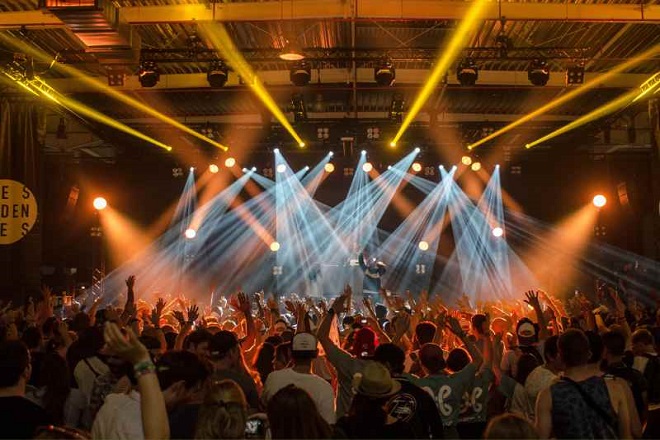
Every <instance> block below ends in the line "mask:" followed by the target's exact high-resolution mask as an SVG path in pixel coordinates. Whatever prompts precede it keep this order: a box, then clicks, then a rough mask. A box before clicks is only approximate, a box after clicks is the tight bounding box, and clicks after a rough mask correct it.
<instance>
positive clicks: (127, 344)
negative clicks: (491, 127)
mask: <svg viewBox="0 0 660 440" xmlns="http://www.w3.org/2000/svg"><path fill="white" fill-rule="evenodd" d="M103 337H104V339H105V342H106V344H108V348H109V349H110V351H111V352H112V353H114V354H115V355H117V356H119V357H120V358H122V359H124V360H126V361H128V362H130V363H131V364H133V365H135V364H137V363H139V362H143V361H147V360H150V357H149V351H148V350H147V348H146V347H145V346H144V345H142V343H141V342H140V341H139V340H138V338H137V336H135V333H133V330H131V329H130V328H127V329H126V336H124V335H123V334H122V332H121V329H120V328H119V327H118V326H117V325H116V324H113V323H111V322H106V323H105V329H104V330H103Z"/></svg>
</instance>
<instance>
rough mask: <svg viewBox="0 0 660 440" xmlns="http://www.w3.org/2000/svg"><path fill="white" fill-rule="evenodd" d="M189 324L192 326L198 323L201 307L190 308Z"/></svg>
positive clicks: (193, 306)
mask: <svg viewBox="0 0 660 440" xmlns="http://www.w3.org/2000/svg"><path fill="white" fill-rule="evenodd" d="M187 312H188V324H192V323H193V322H195V321H197V318H199V307H197V306H196V305H194V304H193V305H192V306H190V307H188V310H187Z"/></svg>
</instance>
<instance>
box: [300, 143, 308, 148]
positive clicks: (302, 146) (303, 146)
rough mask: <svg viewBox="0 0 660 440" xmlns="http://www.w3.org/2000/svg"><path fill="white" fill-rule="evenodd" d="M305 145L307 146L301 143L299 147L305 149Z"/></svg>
mask: <svg viewBox="0 0 660 440" xmlns="http://www.w3.org/2000/svg"><path fill="white" fill-rule="evenodd" d="M305 145H306V144H305V143H304V142H299V143H298V146H299V147H300V148H305Z"/></svg>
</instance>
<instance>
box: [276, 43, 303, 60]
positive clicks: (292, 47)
mask: <svg viewBox="0 0 660 440" xmlns="http://www.w3.org/2000/svg"><path fill="white" fill-rule="evenodd" d="M279 57H280V59H281V60H284V61H302V60H304V59H305V54H304V53H303V51H302V49H300V48H299V47H298V45H297V44H295V43H291V42H289V41H287V42H286V44H285V45H284V47H283V48H282V51H281V52H280V55H279Z"/></svg>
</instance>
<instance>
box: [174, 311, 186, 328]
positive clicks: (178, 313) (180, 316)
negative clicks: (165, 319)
mask: <svg viewBox="0 0 660 440" xmlns="http://www.w3.org/2000/svg"><path fill="white" fill-rule="evenodd" d="M172 316H174V319H176V320H177V322H178V323H179V325H180V326H181V327H183V326H184V325H185V324H186V317H185V316H183V312H182V311H181V310H174V311H173V312H172Z"/></svg>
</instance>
